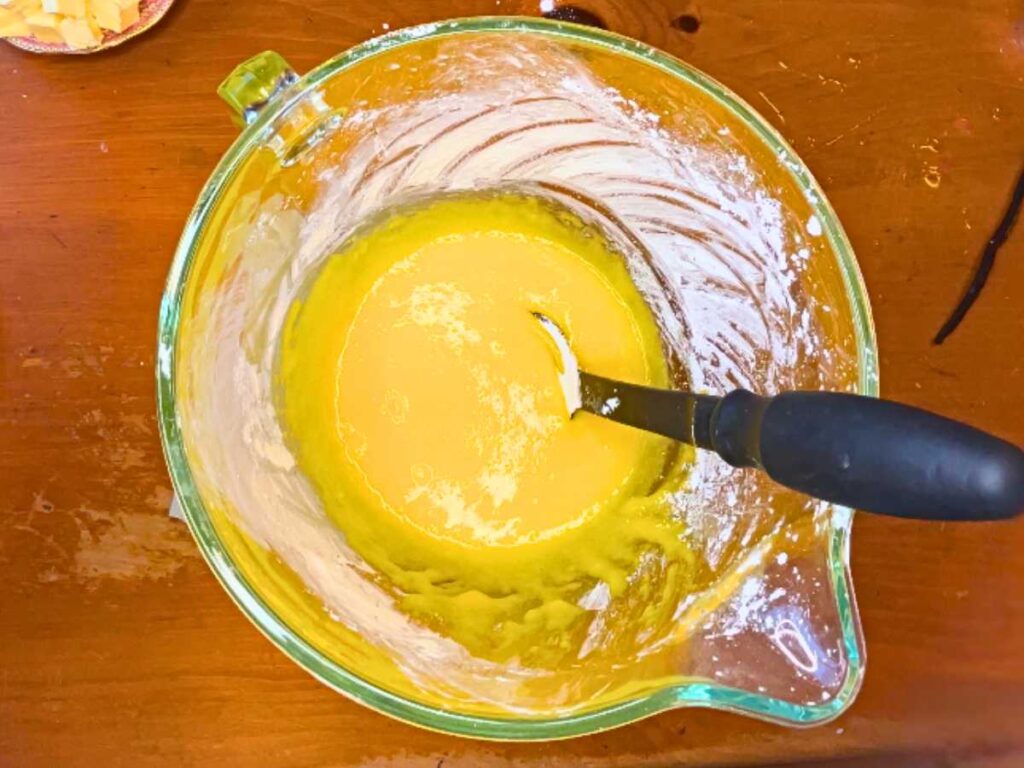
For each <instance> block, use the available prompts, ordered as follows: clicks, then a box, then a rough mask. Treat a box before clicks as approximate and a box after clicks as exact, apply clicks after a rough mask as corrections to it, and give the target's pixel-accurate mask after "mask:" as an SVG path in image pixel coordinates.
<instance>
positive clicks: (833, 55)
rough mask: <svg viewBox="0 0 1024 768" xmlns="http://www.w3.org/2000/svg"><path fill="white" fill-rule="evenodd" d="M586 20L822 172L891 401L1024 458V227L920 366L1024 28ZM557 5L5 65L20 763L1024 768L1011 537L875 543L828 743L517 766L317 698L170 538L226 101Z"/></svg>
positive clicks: (527, 758)
mask: <svg viewBox="0 0 1024 768" xmlns="http://www.w3.org/2000/svg"><path fill="white" fill-rule="evenodd" d="M579 5H580V7H582V8H586V9H588V10H591V11H594V12H596V13H597V14H598V15H599V16H600V17H601V18H602V19H603V20H604V21H605V22H606V23H607V25H608V26H609V27H610V28H611V29H614V30H617V31H620V32H624V33H626V34H629V35H632V36H634V37H638V38H640V39H642V40H646V41H648V42H650V43H653V44H654V45H657V46H660V47H662V48H664V49H666V50H668V51H670V52H672V53H674V54H676V55H677V56H679V57H681V58H683V59H685V60H687V61H689V62H692V63H693V64H695V65H696V66H697V67H699V68H701V69H703V70H704V71H706V72H708V73H710V74H711V75H712V76H714V77H716V78H718V79H719V80H721V81H723V82H724V83H726V84H727V85H729V86H730V87H732V88H733V89H735V90H736V91H737V92H739V94H740V95H742V96H743V97H745V98H746V99H747V100H748V101H749V102H750V103H751V104H753V105H754V106H755V107H756V108H758V109H759V110H761V112H762V113H763V114H765V115H766V116H767V117H768V118H769V120H771V121H772V122H773V123H774V124H775V125H776V126H777V127H778V128H779V129H780V130H781V132H782V133H783V134H784V135H785V136H786V137H787V138H788V139H789V141H790V142H792V144H793V145H794V146H795V147H796V149H797V151H798V152H799V153H800V154H801V155H802V156H803V157H804V159H805V160H806V161H807V163H808V165H809V166H810V167H811V169H812V170H813V171H814V172H815V174H816V175H817V176H818V178H819V179H820V181H821V182H822V184H823V186H824V187H825V190H826V191H827V193H828V195H829V196H830V198H831V200H832V202H833V203H834V204H835V207H836V208H837V209H838V211H839V214H840V217H841V219H842V221H843V222H844V224H845V226H846V229H847V231H848V232H849V235H850V237H851V239H852V241H853V243H854V246H855V248H856V250H857V253H858V255H859V258H860V263H861V266H862V268H863V271H864V276H865V278H866V280H867V284H868V286H869V288H870V292H871V298H872V302H873V305H874V310H875V318H876V322H877V326H878V335H879V338H880V343H881V368H882V382H883V389H884V392H885V394H886V395H888V396H891V397H894V398H901V399H904V400H907V401H909V402H911V403H916V404H919V405H922V406H926V407H931V408H934V409H937V410H941V411H944V412H947V413H949V414H951V415H954V416H958V417H961V418H964V419H967V420H971V421H974V422H975V423H977V424H978V425H979V426H982V427H985V428H989V429H992V430H996V431H999V432H1001V433H1002V434H1003V435H1004V436H1006V437H1007V438H1009V439H1011V440H1013V441H1016V442H1017V443H1024V407H1022V406H1021V404H1020V402H1021V401H1020V398H1021V392H1022V391H1024V226H1021V227H1019V228H1018V231H1017V233H1016V236H1015V237H1013V238H1012V239H1011V241H1010V242H1009V243H1008V244H1007V246H1006V247H1005V248H1004V249H1003V251H1002V252H1001V254H1000V257H999V261H998V263H997V265H996V267H995V270H994V272H993V274H992V276H991V280H990V283H989V285H988V287H987V288H986V289H985V291H984V293H983V294H982V296H981V298H980V300H979V301H978V303H977V304H976V306H975V307H974V309H973V310H972V311H971V313H970V314H969V315H968V317H967V319H966V321H965V322H964V324H963V325H962V327H961V328H960V329H959V330H958V331H957V332H956V333H954V334H953V336H952V337H951V338H950V339H949V340H948V341H947V342H946V343H945V344H944V345H942V346H933V345H932V343H931V337H932V335H933V334H934V333H935V331H936V330H937V329H938V327H939V326H940V324H941V323H942V321H943V319H944V318H945V316H946V315H947V314H948V312H949V311H950V310H951V309H952V307H953V306H954V304H955V303H956V301H957V299H958V298H959V295H960V293H961V292H962V290H963V289H964V286H965V284H966V282H967V280H968V278H969V275H970V273H971V270H972V269H973V267H974V265H975V263H976V261H977V258H978V254H979V252H980V249H981V247H982V245H983V244H984V242H985V241H986V239H987V238H988V236H989V233H990V231H991V230H992V228H993V227H994V226H995V224H996V222H997V220H998V218H999V216H1000V215H1001V212H1002V209H1003V208H1004V206H1005V204H1006V201H1007V197H1008V194H1009V191H1010V188H1011V186H1012V184H1013V182H1014V179H1015V177H1016V174H1017V173H1018V172H1019V170H1020V168H1021V165H1022V163H1024V4H1022V2H1021V0H984V1H983V0H974V1H973V2H970V3H964V2H962V1H961V0H945V1H943V2H937V1H936V0H875V1H874V2H852V1H851V2H831V3H830V2H822V1H821V0H782V1H780V0H736V1H735V2H729V3H718V2H711V1H710V0H647V1H646V2H641V1H640V0H585V1H584V2H581V3H580V4H579ZM538 6H539V3H538V2H537V0H529V1H528V2H520V1H518V0H501V1H500V2H498V1H497V0H458V1H455V0H408V1H406V2H400V1H399V0H372V1H371V0H334V2H331V1H329V0H308V1H307V2H303V3H294V2H275V1H274V0H260V1H258V2H257V1H251V2H229V3H225V2H215V1H214V0H178V2H177V4H176V6H175V7H174V8H173V9H172V10H171V12H170V14H169V16H168V17H167V18H166V19H165V20H164V22H163V23H161V24H160V26H159V27H157V28H156V29H154V30H153V31H152V32H151V33H149V34H147V35H145V36H143V37H141V38H139V39H137V40H135V41H134V42H132V43H129V44H127V45H125V46H123V47H122V48H120V49H117V50H115V51H113V52H110V53H107V54H104V55H99V56H91V57H84V58H79V57H60V58H46V57H38V56H32V55H28V54H24V53H22V52H20V51H17V50H15V49H13V48H10V47H8V46H5V45H2V44H0V576H2V583H0V766H44V765H45V766H52V765H61V766H77V765H81V766H116V765H128V766H133V767H134V766H146V765H173V766H184V765H227V766H236V765H255V764H274V765H282V766H312V765H331V766H335V765H337V766H348V765H360V766H381V767H382V766H392V765H412V766H425V767H426V768H435V766H438V767H439V766H442V765H443V766H446V767H447V768H454V767H456V766H468V767H476V766H496V765H509V764H513V763H516V764H520V763H521V764H525V765H531V766H553V765H559V766H561V765H566V766H569V765H574V766H575V765H588V766H589V765H594V766H612V765H620V766H627V765H629V766H634V765H651V766H668V765H689V764H710V765H733V764H754V763H757V764H763V763H767V764H785V763H789V762H800V761H809V762H810V763H811V764H815V765H820V764H822V763H823V762H824V761H825V760H826V759H836V760H841V762H840V763H839V764H841V765H845V766H854V765H858V766H860V765H872V766H874V765H878V766H889V765H892V766H897V765H898V766H939V765H942V766H954V765H963V766H986V767H989V768H991V767H994V766H1006V767H1007V768H1008V767H1009V766H1019V765H1024V554H1022V553H1024V524H1022V523H1024V521H1021V522H1018V523H1015V524H1007V525H1000V526H994V525H974V526H964V527H956V526H940V525H921V524H915V523H911V522H896V521H892V520H884V519H880V518H871V517H868V516H861V517H859V518H858V520H857V523H856V526H855V536H854V540H853V569H854V573H855V580H856V584H857V591H858V596H859V599H860V608H861V612H862V616H863V621H864V628H865V632H866V635H867V643H868V658H869V665H868V674H867V681H866V684H865V686H864V689H863V692H862V693H861V694H860V697H859V699H858V700H857V702H856V703H855V704H854V705H853V707H852V709H851V710H850V711H849V713H848V714H847V715H845V716H844V717H842V718H841V719H840V720H839V721H837V722H835V723H833V724H830V725H827V726H824V727H821V728H817V729H814V730H810V731H792V730H787V729H784V728H780V727H777V726H772V725H767V724H763V723H758V722H754V721H751V720H747V719H742V718H739V717H734V716H729V715H724V714H718V713H712V712H703V711H694V710H687V711H679V712H674V713H669V714H665V715H662V716H659V717H655V718H652V719H649V720H646V721H644V722H641V723H638V724H635V725H633V726H629V727H626V728H622V729H619V730H616V731H613V732H610V733H606V734H600V735H596V736H592V737H588V738H582V739H577V740H574V741H571V742H565V743H556V744H536V745H530V744H505V745H503V744H488V743H478V742H471V741H465V740H459V739H455V738H450V737H445V736H442V735H438V734H433V733H428V732H425V731H421V730H417V729H415V728H412V727H410V726H407V725H403V724H401V723H398V722H394V721H392V720H389V719H388V718H386V717H384V716H382V715H378V714H375V713H373V712H371V711H369V710H367V709H364V708H362V707H361V706H359V705H357V704H354V703H352V702H350V701H348V700H347V699H345V698H343V697H341V696H338V695H336V694H334V693H331V692H330V691H329V690H327V689H326V688H324V687H322V686H321V685H319V684H318V683H316V682H315V681H314V680H313V679H312V678H310V677H308V676H307V675H306V674H305V673H304V672H302V671H301V670H300V669H299V668H298V667H296V666H295V665H293V664H292V663H291V662H289V661H288V660H287V659H286V658H285V657H284V656H283V655H282V654H280V653H279V652H278V651H276V650H275V649H274V648H273V647H271V645H270V644H269V643H268V642H267V641H266V640H264V639H263V638H262V637H261V636H260V635H259V633H258V632H256V630H255V629H253V628H252V627H251V626H250V625H249V624H248V622H247V621H246V620H245V619H244V618H243V617H242V615H241V613H239V611H237V610H236V609H235V608H234V606H233V605H232V604H231V602H230V600H229V599H228V597H227V595H226V594H225V593H224V592H223V591H222V590H221V588H220V587H219V586H218V585H217V583H216V582H215V580H214V578H213V576H212V575H211V574H210V572H209V571H208V569H207V568H206V566H205V565H204V563H203V562H202V561H201V559H200V558H199V556H198V555H197V553H196V549H195V546H194V544H193V543H192V540H191V539H190V537H189V535H188V533H187V532H186V530H185V529H184V526H183V525H182V524H181V523H178V522H176V521H173V520H170V519H168V517H167V506H168V502H169V501H170V497H171V492H170V483H169V480H168V477H167V473H166V470H165V468H164V463H163V458H162V456H161V452H160V445H159V440H158V437H157V430H156V424H155V419H154V411H155V405H154V384H153V350H154V346H155V329H156V313H157V305H158V302H159V299H160V294H161V291H162V289H163V282H164V276H165V274H166V272H167V268H168V265H169V263H170V259H171V254H172V252H173V249H174V246H175V243H176V242H177V239H178V236H179V234H180V231H181V226H182V223H183V222H184V220H185V216H186V214H187V213H188V211H189V208H190V206H191V205H192V203H193V201H194V200H195V198H196V195H197V194H198V192H199V190H200V188H201V186H202V184H203V182H204V181H205V179H206V177H207V174H208V173H209V172H210V170H211V169H212V168H213V166H214V164H215V162H216V161H217V158H218V157H219V156H220V155H221V153H222V152H223V151H224V150H225V149H226V148H227V146H228V144H229V143H230V142H231V141H232V139H233V138H234V137H235V135H236V134H235V129H234V128H233V127H232V124H231V122H230V120H229V119H228V113H227V111H226V109H225V107H224V106H223V105H222V104H221V103H220V102H219V100H218V99H217V97H216V96H215V94H214V90H215V88H216V86H217V84H218V82H219V81H220V79H221V78H222V76H223V75H224V74H226V73H227V72H228V71H229V70H230V69H231V68H232V67H233V66H234V65H235V64H236V63H238V62H239V61H241V60H242V59H244V58H246V57H248V56H249V55H251V54H253V53H256V52H258V51H260V50H263V49H265V48H273V49H276V50H277V51H279V52H280V53H282V54H284V56H285V57H286V58H287V59H289V61H290V62H291V63H292V64H293V65H294V66H295V67H297V68H298V69H300V70H305V69H307V68H309V67H312V66H313V65H315V64H318V63H319V62H321V61H322V60H324V59H326V58H328V57H330V56H332V55H333V54H335V53H338V52H339V51H341V50H343V49H345V48H347V47H348V46H350V45H352V44H354V43H356V42H358V41H361V40H364V39H366V38H368V37H370V36H372V35H374V34H376V33H380V32H381V31H382V30H383V29H384V28H385V24H387V25H390V27H391V28H395V27H399V26H403V25H409V24H414V23H418V22H424V21H428V20H433V19H439V18H445V17H451V16H458V15H474V14H484V13H528V14H536V13H538ZM673 20H677V21H676V23H675V25H673V24H672V22H673Z"/></svg>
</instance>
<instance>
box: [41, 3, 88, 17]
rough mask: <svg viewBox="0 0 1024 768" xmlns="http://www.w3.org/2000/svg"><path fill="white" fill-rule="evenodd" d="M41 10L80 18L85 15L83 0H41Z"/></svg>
mask: <svg viewBox="0 0 1024 768" xmlns="http://www.w3.org/2000/svg"><path fill="white" fill-rule="evenodd" d="M43 10H44V11H46V12H47V13H62V14H64V15H65V16H74V17H75V18H76V19H80V18H82V17H83V16H85V0H43Z"/></svg>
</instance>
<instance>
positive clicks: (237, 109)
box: [217, 51, 299, 127]
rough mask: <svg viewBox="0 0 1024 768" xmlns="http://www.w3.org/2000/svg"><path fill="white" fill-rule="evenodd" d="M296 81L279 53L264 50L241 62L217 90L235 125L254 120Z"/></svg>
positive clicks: (292, 72)
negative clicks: (229, 108) (228, 108)
mask: <svg viewBox="0 0 1024 768" xmlns="http://www.w3.org/2000/svg"><path fill="white" fill-rule="evenodd" d="M298 79H299V76H298V75H297V74H295V70H293V69H292V68H291V67H290V66H288V62H287V61H285V60H284V59H283V58H282V57H281V55H280V54H277V53H274V52H273V51H264V52H263V53H259V54H256V55H255V56H253V57H252V58H251V59H249V60H247V61H244V62H242V63H241V64H239V65H238V66H237V67H235V68H234V70H233V71H232V72H231V74H230V75H228V76H227V77H226V78H225V79H224V82H222V83H221V84H220V86H219V87H218V88H217V94H218V95H219V96H220V97H221V98H222V99H224V101H226V102H227V105H228V106H229V107H231V111H232V117H233V119H234V121H235V123H236V124H237V125H239V126H242V127H244V126H246V125H250V124H251V123H253V122H255V121H256V118H257V117H258V116H259V114H260V112H261V111H262V109H263V108H264V107H265V106H267V104H269V103H270V102H271V101H273V100H274V99H275V98H277V97H278V96H280V95H281V93H282V92H283V91H284V90H285V89H286V88H288V86H290V85H291V84H292V83H294V82H295V81H296V80H298Z"/></svg>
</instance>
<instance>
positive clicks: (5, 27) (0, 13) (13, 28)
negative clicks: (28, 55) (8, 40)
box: [0, 8, 30, 37]
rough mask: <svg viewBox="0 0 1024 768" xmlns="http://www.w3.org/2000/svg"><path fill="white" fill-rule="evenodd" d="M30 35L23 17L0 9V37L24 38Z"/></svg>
mask: <svg viewBox="0 0 1024 768" xmlns="http://www.w3.org/2000/svg"><path fill="white" fill-rule="evenodd" d="M29 33H30V30H29V27H28V24H27V23H26V22H25V20H24V19H23V18H22V17H21V16H19V15H18V14H16V13H15V12H14V11H9V10H7V9H6V8H0V37H24V36H25V35H27V34H29Z"/></svg>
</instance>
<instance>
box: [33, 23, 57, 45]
mask: <svg viewBox="0 0 1024 768" xmlns="http://www.w3.org/2000/svg"><path fill="white" fill-rule="evenodd" d="M28 29H29V34H30V35H32V37H33V38H35V39H36V40H38V41H39V42H40V43H53V44H55V45H62V44H63V43H64V37H63V36H62V35H61V33H60V32H58V31H57V30H56V29H53V28H52V27H36V26H33V25H31V24H29V26H28Z"/></svg>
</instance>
